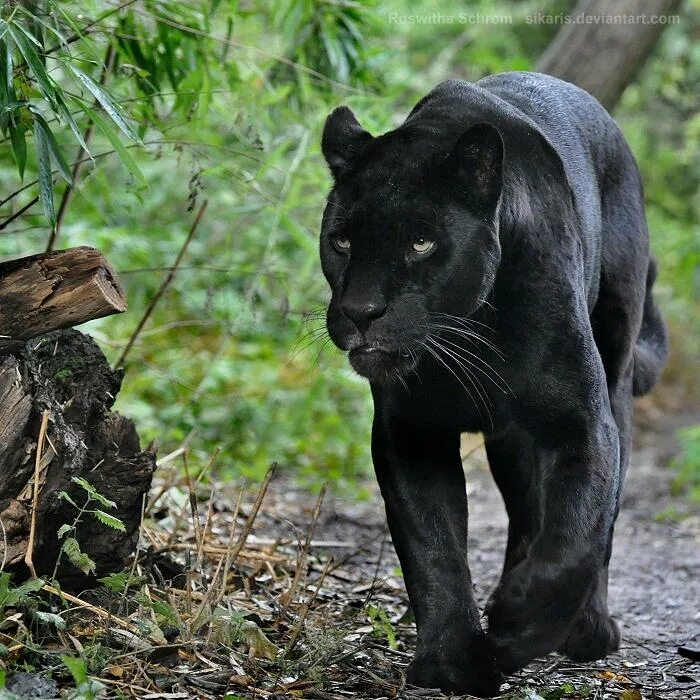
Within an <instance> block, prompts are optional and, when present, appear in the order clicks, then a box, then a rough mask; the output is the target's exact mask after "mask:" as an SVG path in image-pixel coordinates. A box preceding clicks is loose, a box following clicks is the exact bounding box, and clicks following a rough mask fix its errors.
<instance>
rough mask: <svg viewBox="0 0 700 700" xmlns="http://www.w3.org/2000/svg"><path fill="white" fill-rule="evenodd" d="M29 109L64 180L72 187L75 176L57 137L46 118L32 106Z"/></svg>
mask: <svg viewBox="0 0 700 700" xmlns="http://www.w3.org/2000/svg"><path fill="white" fill-rule="evenodd" d="M29 109H30V110H31V112H32V114H33V115H34V123H35V124H36V125H37V128H38V129H39V131H42V132H43V137H44V138H45V139H46V144H47V146H48V149H49V152H50V153H51V156H52V157H53V160H54V162H55V163H56V166H57V167H58V172H59V173H61V177H63V179H64V180H65V181H66V182H67V183H68V184H69V185H72V184H73V174H72V173H71V170H70V166H69V165H68V163H67V162H66V159H65V157H64V156H63V153H61V149H60V148H59V146H58V142H57V141H56V137H55V136H54V135H53V132H52V131H51V128H50V127H49V125H48V124H47V123H46V119H44V117H42V116H41V114H38V113H37V112H36V110H34V109H32V107H31V106H30V107H29Z"/></svg>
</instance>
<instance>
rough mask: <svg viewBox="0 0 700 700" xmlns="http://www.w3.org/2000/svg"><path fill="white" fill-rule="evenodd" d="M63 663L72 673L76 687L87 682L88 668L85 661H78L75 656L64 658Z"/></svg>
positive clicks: (62, 658)
mask: <svg viewBox="0 0 700 700" xmlns="http://www.w3.org/2000/svg"><path fill="white" fill-rule="evenodd" d="M61 661H63V664H64V666H65V667H66V668H67V669H68V670H69V671H70V674H71V676H73V680H74V681H75V683H76V685H80V684H81V683H85V682H86V681H87V679H88V675H87V666H86V664H85V661H84V660H83V659H76V658H75V657H74V656H62V657H61Z"/></svg>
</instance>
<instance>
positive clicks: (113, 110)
mask: <svg viewBox="0 0 700 700" xmlns="http://www.w3.org/2000/svg"><path fill="white" fill-rule="evenodd" d="M66 65H67V66H68V68H69V69H70V70H71V71H72V72H73V74H74V75H75V77H76V78H77V79H78V80H79V81H80V83H81V84H82V85H83V86H84V87H86V88H87V89H88V90H89V91H90V92H91V93H92V95H93V97H94V98H95V99H96V100H97V101H98V102H99V103H100V105H102V108H103V109H104V111H105V112H107V114H109V116H110V118H111V119H112V121H113V122H114V123H115V124H116V125H117V126H118V127H119V128H120V129H121V131H122V132H123V133H124V134H125V135H126V136H128V137H129V138H130V139H131V140H132V141H136V143H139V144H141V145H143V143H142V142H141V139H140V138H139V137H138V135H137V134H136V132H135V131H134V130H133V129H132V128H131V127H130V126H129V124H128V122H127V121H126V119H125V118H124V115H123V113H122V111H121V108H120V107H119V106H118V105H117V103H116V102H114V100H113V99H112V96H111V95H110V94H109V93H108V92H107V91H106V90H105V89H104V88H103V87H102V86H101V85H100V84H99V83H96V82H95V81H94V80H93V79H92V78H91V77H90V76H89V75H87V73H83V71H81V70H80V69H79V68H76V67H75V66H74V65H72V64H70V63H68V64H66Z"/></svg>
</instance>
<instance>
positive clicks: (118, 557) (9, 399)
mask: <svg viewBox="0 0 700 700" xmlns="http://www.w3.org/2000/svg"><path fill="white" fill-rule="evenodd" d="M121 380H122V372H121V371H115V370H113V369H111V368H110V366H109V364H108V363H107V361H106V359H105V357H104V355H103V354H102V352H101V351H100V350H99V348H98V347H97V345H96V344H95V342H94V341H93V340H92V339H91V338H89V337H87V336H84V335H82V334H81V333H79V332H78V331H74V330H67V331H59V332H56V333H51V334H49V335H46V336H44V337H42V338H41V339H39V340H33V341H31V342H29V343H26V344H25V345H24V347H23V348H22V350H21V351H19V352H15V353H14V354H13V355H7V356H5V357H2V358H0V525H1V527H0V562H1V563H4V567H5V569H7V568H8V567H12V566H13V565H14V567H15V568H17V567H18V566H19V567H23V561H24V556H25V553H26V551H27V545H28V541H29V529H30V522H31V506H32V496H33V493H34V488H36V485H35V484H34V483H33V480H34V470H35V458H36V450H37V436H38V435H39V428H40V424H41V421H42V416H43V414H44V411H48V413H49V423H48V431H47V439H46V440H45V441H44V449H43V451H42V460H41V462H40V465H39V466H40V476H39V484H38V488H39V500H38V505H37V511H36V538H35V546H34V550H33V562H34V565H35V568H36V571H37V573H38V574H39V575H40V576H41V575H44V576H50V575H51V574H52V572H53V570H54V566H55V564H56V561H57V559H58V557H59V553H60V550H61V547H62V545H63V543H64V542H65V541H66V537H74V538H75V540H77V542H78V544H79V546H80V548H81V550H82V551H83V552H84V553H85V554H87V555H88V556H89V557H90V559H91V560H92V561H93V562H94V564H95V567H96V568H95V571H94V573H85V572H84V571H80V570H79V569H78V568H76V566H74V565H73V564H71V563H70V562H69V558H68V556H67V555H66V554H65V553H64V554H62V555H60V556H61V565H60V566H59V569H58V578H59V580H60V581H61V586H62V587H63V588H64V589H77V588H82V587H85V586H87V585H89V584H90V583H91V582H94V578H95V576H103V575H105V574H107V573H110V572H113V571H118V570H120V569H121V567H122V566H123V565H124V564H125V562H126V561H127V559H128V558H129V556H130V555H131V554H132V553H133V552H134V550H135V548H136V545H137V541H138V535H139V527H140V523H141V512H142V507H143V499H144V496H145V494H147V492H148V489H149V488H150V484H151V476H152V474H153V471H154V469H155V453H154V451H153V450H150V449H149V450H146V451H142V450H141V448H140V446H139V439H138V435H137V434H136V430H135V428H134V425H133V423H132V422H131V421H130V420H128V419H127V418H124V417H122V416H120V415H118V414H116V413H113V412H111V411H110V410H109V409H110V407H111V406H112V404H113V403H114V400H115V397H116V395H117V392H118V391H119V388H120V385H121ZM73 477H82V478H84V479H85V480H87V481H88V482H89V483H90V484H91V485H92V486H94V487H95V488H96V489H97V491H98V493H100V494H102V495H103V496H105V497H107V498H108V499H110V500H112V501H114V502H115V504H116V508H114V509H112V508H110V507H108V506H104V505H101V504H100V503H98V502H94V503H93V504H92V505H91V506H90V508H99V509H101V510H103V511H105V512H107V513H108V514H109V515H112V516H114V517H116V518H119V520H121V522H122V523H123V525H124V531H120V530H119V529H113V528H110V527H108V526H106V525H105V524H103V523H102V522H100V521H99V520H98V519H97V518H95V517H94V516H92V515H89V514H86V515H83V516H82V518H81V522H80V523H79V524H78V525H77V529H76V530H75V531H73V532H70V533H67V534H65V535H64V536H63V537H59V536H58V533H59V529H60V528H61V526H62V525H72V524H74V523H75V520H76V516H77V515H78V510H77V509H76V507H75V506H74V505H72V504H71V503H70V502H69V501H67V500H66V499H65V498H63V497H62V496H61V495H60V494H61V492H64V491H65V492H66V493H67V494H68V495H69V496H70V498H71V499H72V501H73V502H74V503H75V504H77V505H78V506H79V507H82V506H83V505H84V504H85V501H86V497H87V494H86V492H85V490H84V489H83V488H81V487H80V486H79V485H78V484H76V483H75V482H74V481H73Z"/></svg>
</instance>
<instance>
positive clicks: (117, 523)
mask: <svg viewBox="0 0 700 700" xmlns="http://www.w3.org/2000/svg"><path fill="white" fill-rule="evenodd" d="M90 512H91V513H92V514H93V515H94V516H95V517H96V518H97V519H98V520H99V521H100V522H101V523H102V524H103V525H106V526H107V527H111V528H112V529H113V530H119V531H120V532H126V527H125V526H124V523H123V522H122V521H121V520H120V519H119V518H115V517H114V516H113V515H110V514H109V513H105V512H104V511H103V510H93V511H90Z"/></svg>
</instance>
